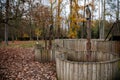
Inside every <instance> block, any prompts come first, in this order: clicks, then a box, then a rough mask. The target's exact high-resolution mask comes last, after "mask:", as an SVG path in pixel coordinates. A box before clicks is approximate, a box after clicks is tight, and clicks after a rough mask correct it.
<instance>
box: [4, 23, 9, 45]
mask: <svg viewBox="0 0 120 80" xmlns="http://www.w3.org/2000/svg"><path fill="white" fill-rule="evenodd" d="M5 44H6V45H8V25H7V24H5Z"/></svg>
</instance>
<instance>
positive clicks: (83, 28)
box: [81, 0, 86, 38]
mask: <svg viewBox="0 0 120 80" xmlns="http://www.w3.org/2000/svg"><path fill="white" fill-rule="evenodd" d="M85 5H86V0H84V6H85ZM83 18H85V7H84V12H83ZM84 35H85V22H84V21H83V26H82V27H81V38H84Z"/></svg>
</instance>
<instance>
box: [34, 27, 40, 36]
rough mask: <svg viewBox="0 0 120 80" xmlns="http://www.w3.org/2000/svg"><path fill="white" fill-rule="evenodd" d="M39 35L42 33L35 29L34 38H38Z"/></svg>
mask: <svg viewBox="0 0 120 80" xmlns="http://www.w3.org/2000/svg"><path fill="white" fill-rule="evenodd" d="M41 33H42V31H41V30H40V29H39V28H36V29H35V35H36V36H40V35H41Z"/></svg>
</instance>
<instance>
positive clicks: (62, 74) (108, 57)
mask: <svg viewBox="0 0 120 80" xmlns="http://www.w3.org/2000/svg"><path fill="white" fill-rule="evenodd" d="M88 58H90V59H89V60H88ZM119 60H120V59H119V57H118V56H117V55H115V54H108V53H103V52H91V56H90V57H88V54H87V52H85V51H80V52H74V51H72V50H71V51H69V52H68V53H61V54H59V55H58V56H57V58H56V68H57V77H58V80H115V79H114V78H115V75H116V72H117V71H118V61H119Z"/></svg>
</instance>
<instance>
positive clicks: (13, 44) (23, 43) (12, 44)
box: [0, 41, 44, 48]
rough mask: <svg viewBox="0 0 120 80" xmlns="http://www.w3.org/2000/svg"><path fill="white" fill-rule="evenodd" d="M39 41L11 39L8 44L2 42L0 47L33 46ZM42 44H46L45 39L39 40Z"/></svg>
mask: <svg viewBox="0 0 120 80" xmlns="http://www.w3.org/2000/svg"><path fill="white" fill-rule="evenodd" d="M36 42H37V41H14V42H12V41H9V42H8V44H9V45H8V46H6V45H5V43H4V42H2V43H0V47H23V48H32V47H34V45H35V44H36ZM38 42H39V43H40V44H42V45H44V41H38Z"/></svg>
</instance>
